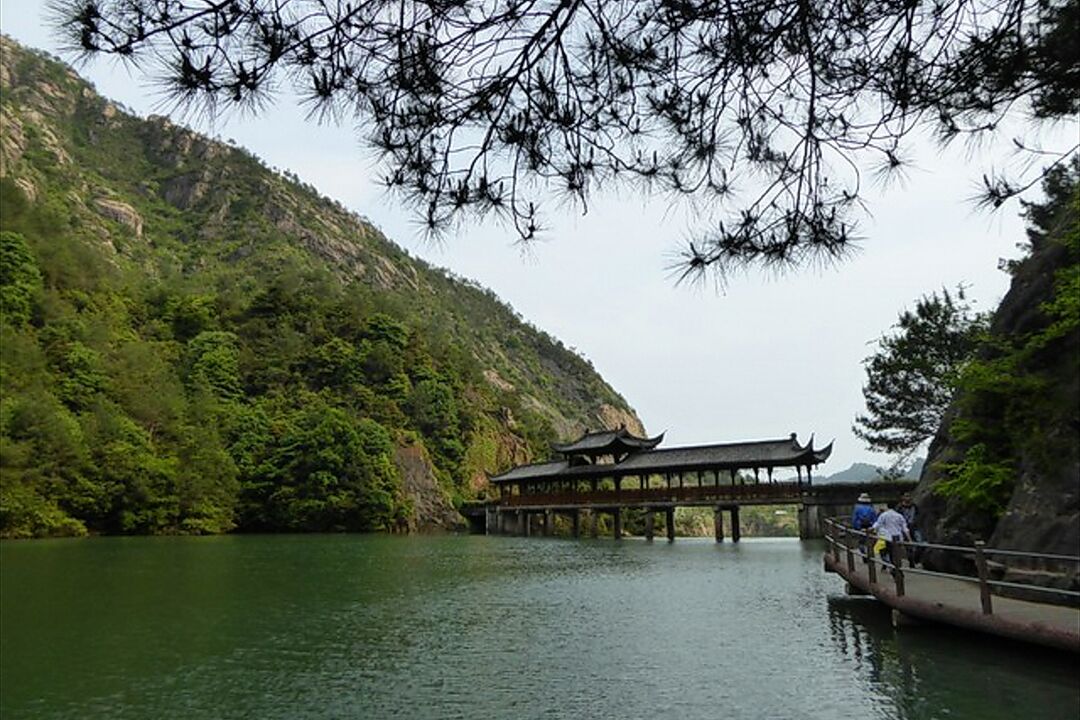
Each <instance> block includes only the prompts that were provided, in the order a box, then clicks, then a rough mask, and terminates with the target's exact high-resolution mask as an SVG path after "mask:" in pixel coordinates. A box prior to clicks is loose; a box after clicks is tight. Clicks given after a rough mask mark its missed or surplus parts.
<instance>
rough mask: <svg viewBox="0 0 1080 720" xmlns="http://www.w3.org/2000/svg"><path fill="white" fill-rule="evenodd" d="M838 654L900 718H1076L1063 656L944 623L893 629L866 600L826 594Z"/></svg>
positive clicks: (1068, 660) (1075, 676)
mask: <svg viewBox="0 0 1080 720" xmlns="http://www.w3.org/2000/svg"><path fill="white" fill-rule="evenodd" d="M828 613H829V632H830V637H831V638H832V641H833V644H834V646H835V647H836V650H837V651H838V652H839V653H840V654H841V655H842V656H843V657H845V658H847V659H848V660H849V661H850V662H851V663H852V664H853V666H854V668H855V670H856V672H857V673H858V674H859V675H860V676H861V677H863V678H865V679H866V680H867V681H869V682H870V683H872V684H873V685H874V687H875V690H876V691H877V692H879V693H881V694H882V695H883V696H885V697H887V698H888V699H889V700H890V703H889V704H891V705H892V706H893V707H894V708H895V710H896V712H897V713H898V717H899V718H903V720H922V719H924V718H944V717H951V718H957V717H960V718H969V717H970V718H980V720H993V719H995V718H1001V719H1002V720H1005V719H1009V720H1014V719H1015V718H1019V717H1031V718H1040V719H1042V718H1046V720H1056V719H1057V718H1061V719H1062V720H1075V719H1076V718H1077V717H1080V691H1078V689H1077V688H1080V672H1078V666H1077V663H1076V658H1075V657H1074V656H1072V655H1069V654H1066V653H1060V652H1057V651H1052V650H1044V649H1042V648H1038V647H1032V646H1028V645H1024V644H1019V643H1012V642H1009V641H1003V640H1000V639H997V638H989V637H985V636H982V635H978V634H975V633H969V632H966V631H963V630H959V629H956V628H951V627H947V626H941V625H932V624H927V625H921V626H915V627H912V626H905V627H902V628H894V627H893V626H892V622H891V615H890V611H889V609H888V608H886V607H885V606H884V605H882V604H881V603H878V602H876V601H874V600H872V599H869V598H849V597H830V598H829V599H828Z"/></svg>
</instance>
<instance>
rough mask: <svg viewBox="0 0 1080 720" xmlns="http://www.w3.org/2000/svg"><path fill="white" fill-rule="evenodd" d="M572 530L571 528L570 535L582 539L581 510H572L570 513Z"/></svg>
mask: <svg viewBox="0 0 1080 720" xmlns="http://www.w3.org/2000/svg"><path fill="white" fill-rule="evenodd" d="M570 528H571V530H570V533H571V534H572V535H573V536H574V537H575V538H579V537H581V511H580V510H571V511H570Z"/></svg>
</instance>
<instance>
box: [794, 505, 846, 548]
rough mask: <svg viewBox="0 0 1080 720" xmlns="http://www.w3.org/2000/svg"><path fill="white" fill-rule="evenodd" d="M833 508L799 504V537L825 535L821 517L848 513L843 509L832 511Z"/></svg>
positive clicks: (806, 537)
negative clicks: (822, 529)
mask: <svg viewBox="0 0 1080 720" xmlns="http://www.w3.org/2000/svg"><path fill="white" fill-rule="evenodd" d="M829 510H831V508H829V507H827V506H825V505H806V504H803V505H799V539H800V540H812V539H815V538H821V537H824V536H825V534H824V533H823V532H822V531H821V525H822V523H821V518H822V516H823V515H824V516H826V517H827V516H828V515H830V514H831V515H842V514H847V513H845V512H844V511H843V510H842V509H841V510H837V511H836V512H832V513H830V512H829Z"/></svg>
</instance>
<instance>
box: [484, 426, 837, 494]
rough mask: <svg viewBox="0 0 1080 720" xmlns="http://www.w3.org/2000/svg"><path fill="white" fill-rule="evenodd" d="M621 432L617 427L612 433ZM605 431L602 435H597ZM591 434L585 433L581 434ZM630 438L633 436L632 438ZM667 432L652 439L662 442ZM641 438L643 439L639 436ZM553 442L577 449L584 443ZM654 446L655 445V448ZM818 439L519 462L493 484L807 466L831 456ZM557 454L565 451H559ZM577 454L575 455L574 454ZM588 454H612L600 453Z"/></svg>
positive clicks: (653, 450) (696, 446)
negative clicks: (613, 458) (596, 459)
mask: <svg viewBox="0 0 1080 720" xmlns="http://www.w3.org/2000/svg"><path fill="white" fill-rule="evenodd" d="M612 432H613V433H617V432H618V431H612ZM604 434H608V433H604ZM593 435H601V433H593ZM589 437H591V436H590V435H586V436H584V437H583V438H582V440H584V439H585V438H589ZM631 437H632V436H631ZM662 438H663V435H660V436H658V437H657V438H651V439H648V442H652V441H653V440H655V441H656V443H655V444H659V442H660V440H661V439H662ZM639 439H642V438H639ZM582 440H579V441H578V442H577V443H571V444H569V445H562V446H555V448H556V449H557V450H559V448H568V447H576V446H577V445H578V444H579V443H581V442H582ZM655 444H654V445H653V447H654V448H655ZM813 445H814V438H813V436H811V437H810V441H809V442H807V443H806V444H805V445H800V444H799V441H798V439H797V437H796V435H795V433H792V434H791V435H790V436H789V437H787V438H784V439H782V440H755V441H751V442H735V443H722V444H716V445H692V446H686V447H675V448H665V449H663V450H656V449H648V450H640V451H636V452H631V453H630V454H629V455H628V456H627V457H626V458H625V459H623V460H622V461H621V462H617V463H606V464H602V463H595V464H593V463H586V464H572V463H571V462H570V461H569V460H555V461H551V462H544V463H534V464H532V465H519V466H518V467H516V468H513V469H511V470H508V471H507V472H504V473H502V474H501V475H495V476H493V477H492V478H491V482H493V483H506V482H522V481H531V480H535V481H547V480H550V481H555V480H573V479H583V478H598V477H623V476H626V475H642V474H646V475H663V474H664V473H676V472H695V471H698V470H750V469H754V468H777V467H807V466H812V465H818V464H820V463H823V462H825V460H827V459H828V457H829V455H830V454H832V447H833V444H832V443H831V442H830V443H829V444H828V445H826V446H825V447H822V448H817V449H815V448H814V447H813ZM559 452H565V451H563V450H559ZM575 454H576V453H575ZM590 454H610V453H604V452H596V451H593V453H590Z"/></svg>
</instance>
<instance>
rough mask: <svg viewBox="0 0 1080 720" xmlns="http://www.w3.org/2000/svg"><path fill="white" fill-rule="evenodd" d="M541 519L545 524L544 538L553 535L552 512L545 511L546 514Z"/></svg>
mask: <svg viewBox="0 0 1080 720" xmlns="http://www.w3.org/2000/svg"><path fill="white" fill-rule="evenodd" d="M540 517H541V518H542V522H543V525H541V527H542V528H543V532H544V537H548V536H549V535H551V525H552V522H551V511H550V510H545V511H544V514H543V515H541V516H540Z"/></svg>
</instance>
